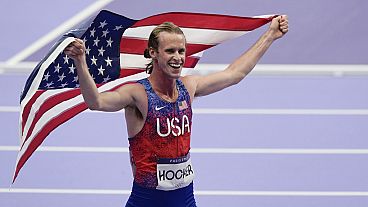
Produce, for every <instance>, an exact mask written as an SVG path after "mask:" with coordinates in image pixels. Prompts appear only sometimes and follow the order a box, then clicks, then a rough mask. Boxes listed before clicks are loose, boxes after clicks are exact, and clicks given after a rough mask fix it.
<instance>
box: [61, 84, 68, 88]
mask: <svg viewBox="0 0 368 207" xmlns="http://www.w3.org/2000/svg"><path fill="white" fill-rule="evenodd" d="M67 85H68V83H63V84H61V85H60V87H62V88H65V86H67Z"/></svg>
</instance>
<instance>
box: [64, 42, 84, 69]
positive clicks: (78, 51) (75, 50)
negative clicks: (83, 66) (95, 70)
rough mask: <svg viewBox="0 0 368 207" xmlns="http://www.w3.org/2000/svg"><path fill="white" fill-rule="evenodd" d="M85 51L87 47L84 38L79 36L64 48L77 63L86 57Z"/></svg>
mask: <svg viewBox="0 0 368 207" xmlns="http://www.w3.org/2000/svg"><path fill="white" fill-rule="evenodd" d="M85 51H86V47H85V46H84V42H83V40H81V39H77V38H76V39H75V41H74V42H72V43H70V44H69V45H68V46H67V47H66V48H65V49H64V53H65V54H66V55H68V56H69V57H70V58H72V59H73V60H74V62H76V64H77V62H79V63H80V62H81V61H84V60H85V59H86V57H85Z"/></svg>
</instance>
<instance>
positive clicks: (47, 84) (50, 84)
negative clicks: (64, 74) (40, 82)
mask: <svg viewBox="0 0 368 207" xmlns="http://www.w3.org/2000/svg"><path fill="white" fill-rule="evenodd" d="M53 84H54V82H52V81H51V82H50V83H46V87H47V88H51V86H52V85H53Z"/></svg>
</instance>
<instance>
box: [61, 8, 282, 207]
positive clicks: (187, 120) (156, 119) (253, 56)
mask: <svg viewBox="0 0 368 207" xmlns="http://www.w3.org/2000/svg"><path fill="white" fill-rule="evenodd" d="M287 32H288V19H287V16H286V15H281V16H278V17H275V18H274V19H273V20H272V22H271V24H270V26H269V28H268V30H267V31H266V32H265V33H264V34H263V35H262V36H261V37H260V38H259V40H258V41H257V42H256V43H255V44H254V45H253V46H252V47H251V48H250V49H249V50H248V51H246V52H245V53H244V54H242V55H241V56H240V57H239V58H237V59H236V60H235V61H234V62H233V63H231V64H230V65H229V66H228V67H227V68H226V69H224V70H223V71H220V72H216V73H212V74H209V75H205V76H199V75H188V76H185V77H182V76H181V75H180V74H181V70H182V67H183V64H184V62H185V52H186V40H185V36H184V34H183V32H182V30H181V29H180V28H179V27H177V26H176V25H174V24H172V23H168V22H166V23H163V24H161V25H159V26H157V27H156V28H155V29H154V30H153V31H152V33H151V35H150V37H149V40H148V47H147V49H146V50H145V53H144V56H145V57H146V58H150V59H151V60H152V61H151V62H150V64H148V65H147V69H146V72H147V73H149V74H150V76H149V77H148V78H146V79H142V80H139V81H137V82H136V83H132V84H126V85H123V86H121V87H120V88H118V89H117V90H115V91H112V92H103V93H99V92H98V91H97V88H96V85H95V83H94V81H93V79H92V77H91V75H90V74H89V72H88V67H87V63H86V57H85V46H84V44H83V41H82V40H80V39H77V40H75V41H74V42H73V43H71V44H70V45H69V46H68V47H67V48H66V49H65V51H64V52H65V54H67V55H68V56H70V57H71V58H72V59H73V60H74V63H75V64H76V67H77V71H78V78H79V83H80V88H81V92H82V95H83V98H84V100H85V102H86V103H87V105H88V107H89V108H90V109H91V110H99V111H119V110H121V109H125V119H126V124H127V129H128V136H129V137H130V138H129V149H130V157H131V165H132V169H133V175H134V182H133V187H132V193H131V195H130V197H129V199H128V201H127V203H126V206H128V207H131V206H139V207H145V206H150V207H156V206H157V207H158V206H159V207H166V206H167V207H168V206H170V207H192V206H196V203H195V199H194V195H193V178H194V176H195V168H194V167H193V166H192V163H191V157H190V152H189V151H190V134H191V127H192V102H193V99H194V98H195V97H198V96H205V95H209V94H211V93H214V92H216V91H220V90H222V89H224V88H226V87H229V86H231V85H234V84H237V83H238V82H240V81H241V80H242V79H243V78H244V77H245V76H246V75H247V74H248V73H249V72H250V71H251V70H252V69H253V68H254V66H255V65H256V63H257V62H258V61H259V59H260V58H261V57H262V55H263V54H264V53H265V52H266V51H267V49H268V48H269V47H270V46H271V44H272V43H273V42H274V41H275V40H277V39H279V38H281V37H283V36H284V35H285V34H286V33H287Z"/></svg>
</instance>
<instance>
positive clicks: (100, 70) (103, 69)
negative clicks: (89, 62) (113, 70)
mask: <svg viewBox="0 0 368 207" xmlns="http://www.w3.org/2000/svg"><path fill="white" fill-rule="evenodd" d="M97 70H98V74H97V75H100V74H101V75H102V76H103V75H104V74H103V73H104V71H105V68H102V65H101V66H100V68H99V69H97Z"/></svg>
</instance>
